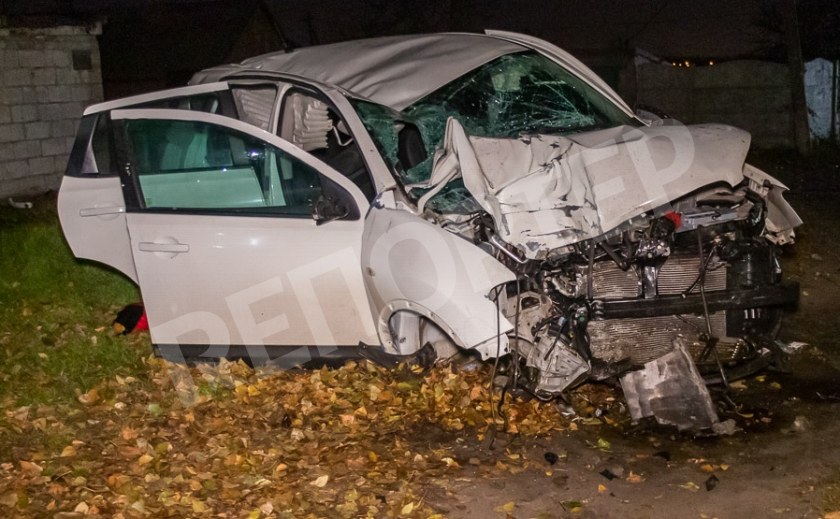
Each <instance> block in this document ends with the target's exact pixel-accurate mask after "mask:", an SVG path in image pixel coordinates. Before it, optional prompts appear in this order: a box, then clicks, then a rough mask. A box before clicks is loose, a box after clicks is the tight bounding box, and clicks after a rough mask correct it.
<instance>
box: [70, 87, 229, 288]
mask: <svg viewBox="0 0 840 519" xmlns="http://www.w3.org/2000/svg"><path fill="white" fill-rule="evenodd" d="M149 105H153V106H167V107H170V108H178V109H182V110H198V111H208V112H211V113H223V114H226V115H231V116H233V115H235V110H236V108H235V106H234V101H233V98H232V97H231V95H230V87H229V85H228V83H226V82H220V83H209V84H204V85H197V86H191V87H183V88H175V89H171V90H165V91H162V92H154V93H150V94H142V95H138V96H133V97H128V98H125V99H118V100H115V101H108V102H105V103H100V104H97V105H93V106H91V107H89V108H87V109H86V110H85V113H84V115H83V116H82V120H81V121H80V122H79V128H78V130H77V132H76V141H75V143H74V145H73V150H72V152H71V154H70V159H69V161H68V164H67V169H66V171H65V174H64V178H63V179H62V182H61V188H60V189H59V194H58V215H59V218H60V220H61V226H62V229H63V231H64V236H65V237H66V239H67V243H68V244H69V245H70V248H71V249H72V250H73V254H74V255H75V256H76V257H77V258H85V259H90V260H94V261H98V262H100V263H104V264H106V265H109V266H111V267H113V268H115V269H117V270H119V271H120V272H122V273H124V274H125V275H126V276H128V277H129V278H131V279H132V280H133V281H135V282H136V281H137V272H136V270H135V268H134V259H133V257H132V254H131V246H130V243H129V238H128V228H127V226H126V218H125V212H126V204H125V199H124V196H123V186H122V182H121V180H120V176H119V166H118V164H117V161H116V157H115V153H114V150H113V143H112V135H111V133H112V132H111V130H112V129H111V121H110V116H109V114H110V111H111V110H113V109H117V108H124V107H129V106H149Z"/></svg>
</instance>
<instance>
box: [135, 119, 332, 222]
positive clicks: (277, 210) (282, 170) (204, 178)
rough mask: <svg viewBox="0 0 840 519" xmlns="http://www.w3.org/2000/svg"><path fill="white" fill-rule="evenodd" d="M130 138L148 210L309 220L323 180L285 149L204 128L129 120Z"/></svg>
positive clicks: (220, 129) (191, 123)
mask: <svg viewBox="0 0 840 519" xmlns="http://www.w3.org/2000/svg"><path fill="white" fill-rule="evenodd" d="M125 128H126V133H127V135H128V139H129V142H130V145H131V148H132V151H131V155H132V157H133V164H134V169H135V173H136V175H137V179H138V183H139V189H140V191H141V193H140V198H141V199H142V200H143V202H144V205H145V207H146V208H147V209H185V210H205V211H206V210H211V211H212V210H220V211H225V212H240V213H243V212H244V213H268V214H280V215H288V216H300V217H304V216H305V217H307V218H309V217H311V214H312V207H313V205H314V203H315V201H316V200H317V199H318V197H319V196H320V195H321V194H322V188H321V178H320V175H319V174H318V173H317V171H315V170H314V169H313V168H311V167H310V166H308V165H306V164H304V163H303V162H301V161H299V160H297V159H295V158H294V157H292V156H290V155H288V154H287V153H285V152H283V151H282V150H280V149H278V148H275V147H274V146H272V145H270V144H268V143H265V142H263V141H261V140H259V139H255V138H253V137H251V136H249V135H246V134H243V133H240V132H237V131H235V130H232V129H229V128H225V127H221V126H216V125H213V124H209V123H205V122H200V121H176V120H146V119H138V120H129V121H126V122H125Z"/></svg>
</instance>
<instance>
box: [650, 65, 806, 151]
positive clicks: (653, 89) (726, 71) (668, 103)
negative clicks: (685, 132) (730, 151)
mask: <svg viewBox="0 0 840 519" xmlns="http://www.w3.org/2000/svg"><path fill="white" fill-rule="evenodd" d="M636 73H637V102H638V103H639V104H645V105H649V106H652V107H655V108H658V109H660V110H662V111H664V112H666V113H667V114H669V115H671V116H672V117H674V118H675V119H678V120H679V121H681V122H683V123H686V124H691V123H725V124H731V125H732V126H737V127H739V128H742V129H744V130H747V131H748V132H750V133H751V134H752V142H753V145H755V146H757V147H761V148H770V147H778V146H781V147H791V146H793V145H794V142H795V141H794V134H793V132H794V129H793V118H792V117H793V116H792V109H791V92H790V83H789V78H790V76H789V75H788V67H787V66H786V65H782V64H779V63H771V62H766V61H746V60H745V61H729V62H725V63H720V64H717V65H714V66H705V67H690V68H686V67H673V66H670V65H663V64H654V63H648V64H644V65H640V66H639V67H638V69H637V71H636Z"/></svg>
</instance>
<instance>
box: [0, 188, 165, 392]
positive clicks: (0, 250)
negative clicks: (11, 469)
mask: <svg viewBox="0 0 840 519" xmlns="http://www.w3.org/2000/svg"><path fill="white" fill-rule="evenodd" d="M34 202H35V208H34V209H31V210H19V209H13V208H11V207H9V206H5V205H4V206H3V207H0V406H2V407H6V408H7V407H8V406H10V405H28V404H61V403H67V402H70V401H75V400H76V398H77V395H78V394H79V393H81V392H85V391H87V390H88V389H90V388H91V387H93V386H94V385H96V384H97V383H98V382H100V381H101V380H103V379H106V378H111V377H113V376H114V375H116V374H121V375H129V374H132V375H136V374H137V373H139V372H140V368H141V367H142V359H143V358H144V357H145V356H146V355H148V353H149V352H150V350H149V347H148V343H147V341H141V340H137V339H132V338H127V337H121V336H116V335H115V334H114V332H113V329H112V327H111V322H112V321H113V319H114V316H115V315H116V312H117V311H118V310H119V309H120V308H121V307H122V306H124V305H125V304H127V303H130V302H133V301H139V300H140V296H139V292H138V290H137V288H136V287H135V286H134V284H133V283H132V282H131V281H130V280H128V279H127V278H125V276H123V275H121V274H119V273H117V272H115V271H112V270H109V269H107V268H105V267H102V266H99V265H96V264H92V263H89V262H80V261H78V260H76V259H75V258H73V255H72V253H71V251H70V249H69V247H68V246H67V244H66V242H65V241H64V237H63V235H62V233H61V227H60V225H59V223H58V218H57V216H56V211H55V198H54V197H53V196H44V197H39V198H38V199H36V200H35V201H34Z"/></svg>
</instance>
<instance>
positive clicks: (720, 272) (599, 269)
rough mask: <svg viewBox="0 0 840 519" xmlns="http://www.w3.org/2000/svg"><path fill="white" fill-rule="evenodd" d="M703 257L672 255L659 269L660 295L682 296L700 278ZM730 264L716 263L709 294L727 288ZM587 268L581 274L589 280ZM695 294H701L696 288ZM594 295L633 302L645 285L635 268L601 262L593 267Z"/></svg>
mask: <svg viewBox="0 0 840 519" xmlns="http://www.w3.org/2000/svg"><path fill="white" fill-rule="evenodd" d="M699 268H700V258H698V257H697V256H671V257H669V258H668V259H667V260H666V261H665V263H664V264H663V265H662V268H661V269H660V270H659V279H658V287H659V294H660V295H671V294H681V293H682V292H684V291H685V290H686V289H688V287H690V286H691V284H692V283H694V281H695V280H696V279H697V275H698V274H699ZM727 268H728V266H727V265H726V264H721V263H717V262H715V261H712V262H711V263H710V268H709V270H707V271H706V281H705V285H704V287H705V289H706V290H707V291H710V292H711V291H714V290H725V289H726V270H727ZM586 272H587V267H580V269H579V271H578V273H579V274H580V275H581V276H582V277H583V278H584V279H585V277H586ZM694 291H695V292H697V291H699V287H695V288H694ZM592 294H593V296H594V297H595V298H600V299H630V298H634V297H639V296H641V282H640V280H639V276H638V274H637V273H636V270H635V269H633V268H630V269H627V270H621V269H620V268H618V265H616V264H615V262H613V261H599V262H597V263H595V264H594V265H593V266H592Z"/></svg>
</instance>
